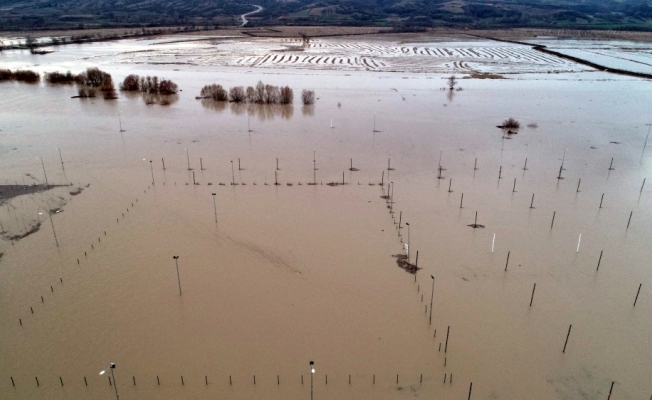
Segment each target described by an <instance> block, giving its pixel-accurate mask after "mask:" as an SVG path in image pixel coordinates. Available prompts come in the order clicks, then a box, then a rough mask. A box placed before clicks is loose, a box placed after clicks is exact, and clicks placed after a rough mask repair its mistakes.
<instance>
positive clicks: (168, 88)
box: [158, 79, 179, 95]
mask: <svg viewBox="0 0 652 400" xmlns="http://www.w3.org/2000/svg"><path fill="white" fill-rule="evenodd" d="M178 91H179V86H177V84H176V83H174V82H172V81H170V80H167V79H163V80H162V81H161V84H160V85H159V90H158V92H159V94H162V95H170V94H176V93H177V92H178Z"/></svg>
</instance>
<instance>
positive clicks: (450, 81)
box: [446, 75, 457, 90]
mask: <svg viewBox="0 0 652 400" xmlns="http://www.w3.org/2000/svg"><path fill="white" fill-rule="evenodd" d="M446 82H447V83H448V90H453V89H455V85H457V78H456V77H455V75H451V76H449V77H448V80H447V81H446Z"/></svg>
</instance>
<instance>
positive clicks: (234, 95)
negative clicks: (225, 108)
mask: <svg viewBox="0 0 652 400" xmlns="http://www.w3.org/2000/svg"><path fill="white" fill-rule="evenodd" d="M246 98H247V94H246V93H245V89H244V87H242V86H236V87H232V88H231V89H229V101H232V102H234V103H240V102H242V101H244V100H246Z"/></svg>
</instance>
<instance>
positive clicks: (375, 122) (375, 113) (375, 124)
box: [374, 113, 376, 132]
mask: <svg viewBox="0 0 652 400" xmlns="http://www.w3.org/2000/svg"><path fill="white" fill-rule="evenodd" d="M374 132H376V113H374Z"/></svg>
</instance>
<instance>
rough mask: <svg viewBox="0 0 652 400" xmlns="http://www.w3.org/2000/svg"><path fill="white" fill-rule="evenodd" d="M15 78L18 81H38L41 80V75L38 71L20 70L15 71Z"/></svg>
mask: <svg viewBox="0 0 652 400" xmlns="http://www.w3.org/2000/svg"><path fill="white" fill-rule="evenodd" d="M14 79H15V80H17V81H22V82H27V83H36V82H38V81H40V80H41V75H39V73H38V72H34V71H29V70H23V71H21V70H19V71H16V72H14Z"/></svg>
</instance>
